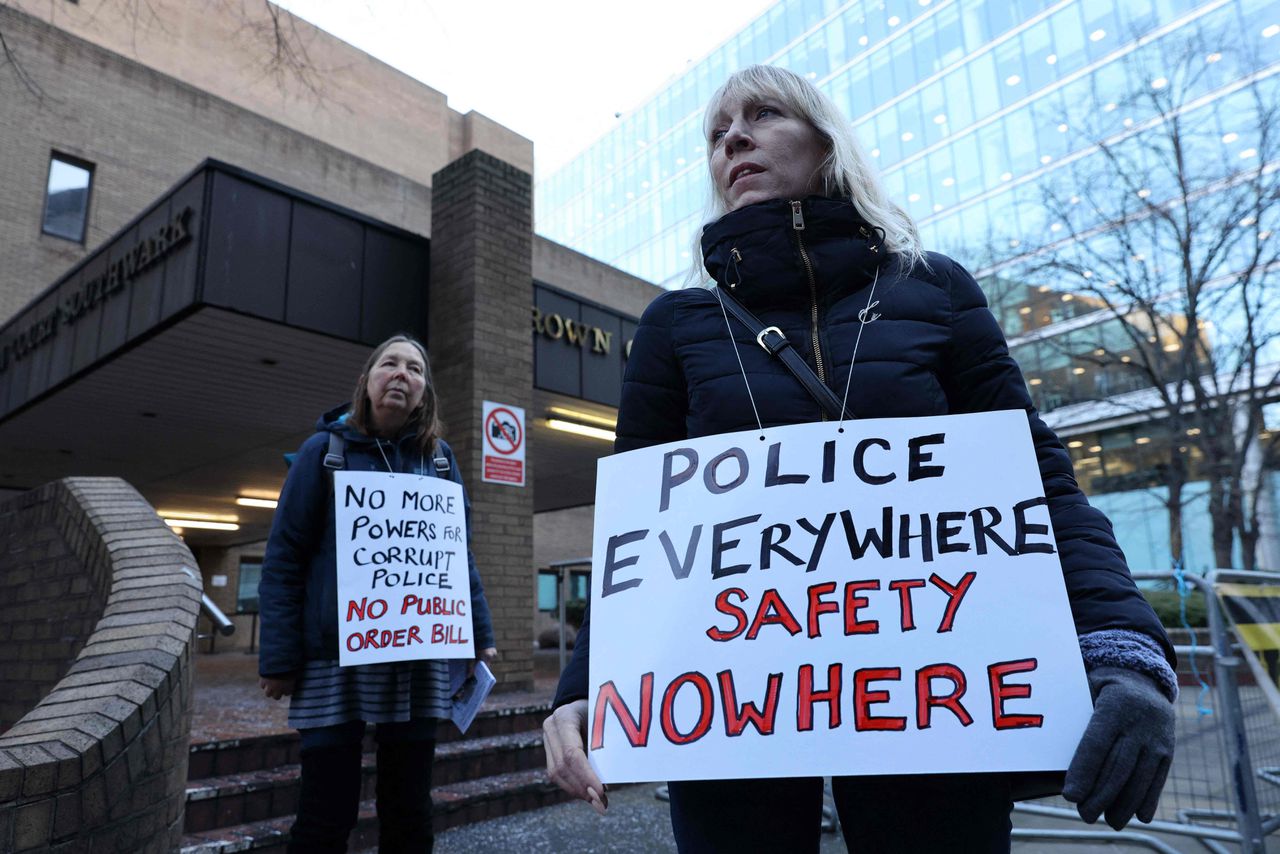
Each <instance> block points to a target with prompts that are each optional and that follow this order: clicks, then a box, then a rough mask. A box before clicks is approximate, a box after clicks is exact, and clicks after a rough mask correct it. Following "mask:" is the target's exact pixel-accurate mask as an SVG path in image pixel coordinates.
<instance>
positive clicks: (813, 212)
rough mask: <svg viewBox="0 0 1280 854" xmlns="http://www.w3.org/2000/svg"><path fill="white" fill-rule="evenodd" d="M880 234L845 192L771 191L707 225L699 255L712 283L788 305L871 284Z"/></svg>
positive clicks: (764, 305) (759, 302) (822, 301)
mask: <svg viewBox="0 0 1280 854" xmlns="http://www.w3.org/2000/svg"><path fill="white" fill-rule="evenodd" d="M797 208H798V209H797ZM881 242H882V241H881V239H880V238H879V236H878V234H877V232H876V230H875V229H874V228H872V226H870V225H869V224H868V223H867V222H866V220H865V219H863V218H862V216H861V215H860V214H859V213H858V211H857V209H856V208H855V207H854V206H853V203H852V202H850V201H848V200H846V199H829V198H824V197H821V196H810V197H808V198H805V199H801V200H799V201H796V202H793V201H788V200H787V199H771V200H769V201H766V202H758V203H756V204H754V205H747V206H746V207H742V208H739V209H738V210H736V211H731V212H729V213H727V214H725V215H724V216H722V217H721V218H720V219H718V220H716V221H715V222H713V223H710V224H709V225H707V226H706V227H705V228H704V229H703V231H702V257H703V263H704V265H705V266H706V269H707V272H708V273H710V274H711V277H712V278H713V279H714V280H715V282H716V284H717V285H719V286H721V287H725V288H727V289H728V292H729V293H731V294H733V295H734V296H735V297H737V298H738V299H739V300H740V301H742V302H743V303H745V304H746V305H748V306H749V307H751V308H753V309H756V310H766V309H773V308H780V309H781V308H794V307H797V306H800V305H808V304H809V303H810V302H811V301H812V300H813V298H814V297H816V298H817V301H818V304H819V305H820V306H825V305H829V304H830V303H831V302H833V301H835V300H837V299H839V298H841V297H843V296H846V295H848V294H850V293H853V292H855V291H858V290H861V289H862V288H863V287H864V286H866V285H868V284H870V282H871V277H872V275H873V273H874V272H875V270H876V268H877V267H878V266H879V264H880V263H881V262H883V261H884V259H885V255H886V252H885V250H883V249H882V248H881V247H880V244H881ZM802 248H803V251H802ZM810 273H812V278H813V286H812V288H811V286H810Z"/></svg>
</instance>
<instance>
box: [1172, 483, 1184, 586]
mask: <svg viewBox="0 0 1280 854" xmlns="http://www.w3.org/2000/svg"><path fill="white" fill-rule="evenodd" d="M1169 556H1170V560H1171V561H1172V563H1171V564H1170V565H1171V566H1181V565H1182V478H1180V477H1170V478H1169Z"/></svg>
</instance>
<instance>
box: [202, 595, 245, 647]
mask: <svg viewBox="0 0 1280 854" xmlns="http://www.w3.org/2000/svg"><path fill="white" fill-rule="evenodd" d="M200 610H201V611H202V612H203V613H204V615H205V616H206V617H208V618H209V622H211V623H213V630H214V631H215V632H217V633H218V634H220V635H222V636H223V637H227V636H229V635H233V634H235V631H236V624H235V623H233V622H231V620H230V619H229V618H228V617H227V615H226V614H224V613H222V609H221V608H219V607H218V606H217V605H215V604H214V603H213V600H212V599H210V598H209V594H207V593H204V592H201V593H200Z"/></svg>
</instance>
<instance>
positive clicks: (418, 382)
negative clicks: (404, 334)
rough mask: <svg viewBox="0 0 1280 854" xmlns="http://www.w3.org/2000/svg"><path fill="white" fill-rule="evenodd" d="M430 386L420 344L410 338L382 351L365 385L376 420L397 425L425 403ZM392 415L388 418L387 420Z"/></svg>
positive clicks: (376, 421) (380, 423) (370, 370)
mask: <svg viewBox="0 0 1280 854" xmlns="http://www.w3.org/2000/svg"><path fill="white" fill-rule="evenodd" d="M426 387H427V366H426V364H425V363H424V362H423V360H422V354H421V353H420V352H418V348H417V347H415V346H413V345H412V344H410V343H409V342H407V341H397V342H395V343H394V344H392V345H390V346H389V347H387V349H385V350H383V351H382V355H381V356H379V357H378V360H377V361H376V362H374V364H373V367H372V368H370V369H369V378H368V380H367V381H366V383H365V388H366V389H367V390H368V394H369V404H370V406H371V408H372V410H373V419H374V422H375V423H376V424H379V425H385V426H398V425H394V424H393V422H394V421H396V420H399V421H400V424H401V425H403V423H404V419H406V418H408V417H409V413H410V412H412V411H413V410H414V409H416V408H417V407H418V405H419V404H420V403H422V395H423V393H424V392H425V390H426ZM388 419H389V420H388Z"/></svg>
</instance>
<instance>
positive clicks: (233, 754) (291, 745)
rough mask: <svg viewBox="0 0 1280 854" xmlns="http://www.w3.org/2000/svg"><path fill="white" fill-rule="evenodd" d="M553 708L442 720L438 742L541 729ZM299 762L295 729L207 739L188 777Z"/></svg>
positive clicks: (195, 750) (196, 747) (195, 749)
mask: <svg viewBox="0 0 1280 854" xmlns="http://www.w3.org/2000/svg"><path fill="white" fill-rule="evenodd" d="M550 711H551V707H550V704H549V703H534V704H524V705H513V706H508V707H505V708H504V707H499V708H493V709H485V710H483V711H481V712H480V714H479V715H477V716H476V719H475V721H473V722H472V724H471V728H470V729H469V730H468V731H467V732H466V734H465V735H464V734H462V733H460V732H458V730H457V728H456V727H454V726H453V725H452V724H449V723H442V724H441V725H440V729H439V733H438V735H437V743H438V744H439V745H441V747H443V746H444V745H445V744H448V743H452V742H457V741H468V740H471V739H477V738H489V737H492V736H499V735H511V734H513V733H518V732H540V731H541V729H542V721H543V719H544V718H545V717H546V716H547V715H548V714H550ZM371 745H372V740H371V738H368V737H366V750H372V749H373V748H372V746H371ZM297 762H298V734H297V733H296V732H287V733H275V734H272V735H260V736H247V737H244V738H234V739H224V740H220V741H205V742H200V743H197V744H193V745H191V755H190V757H189V764H188V767H187V779H188V780H192V781H196V780H202V779H204V778H207V777H221V776H226V775H229V774H241V773H245V772H250V771H259V770H264V769H271V768H276V767H278V766H280V765H289V764H296V763H297Z"/></svg>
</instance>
